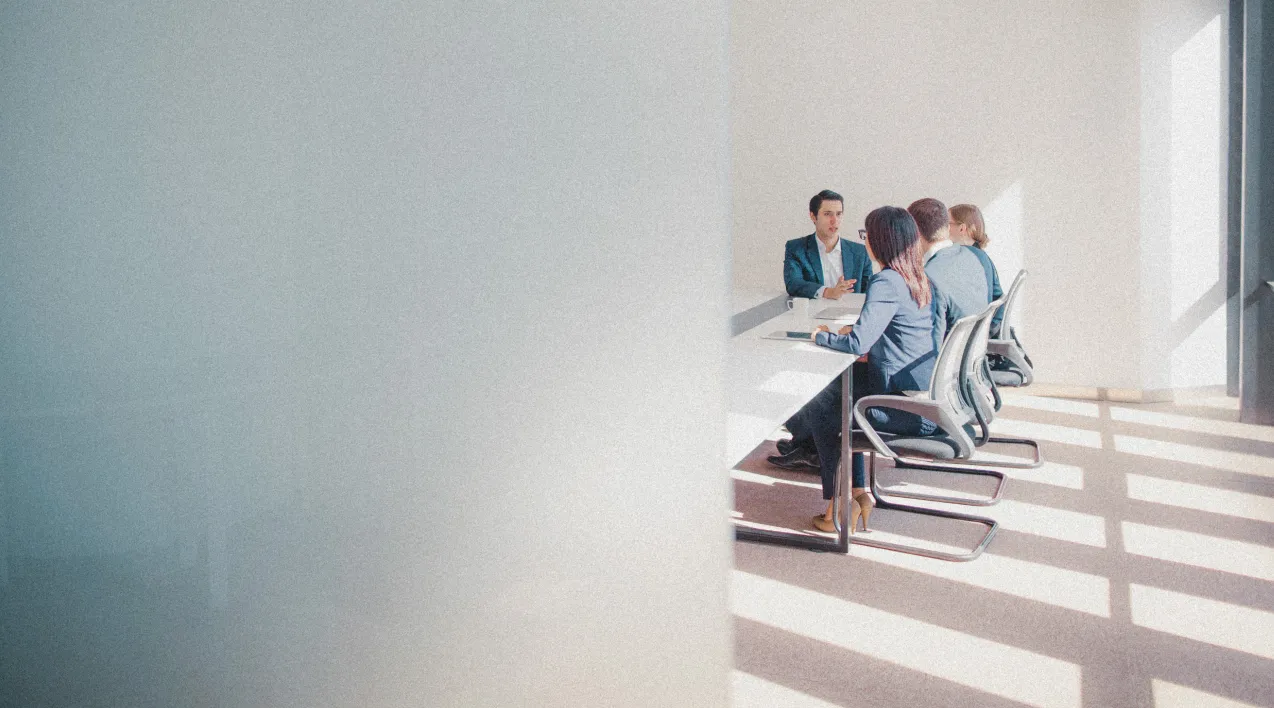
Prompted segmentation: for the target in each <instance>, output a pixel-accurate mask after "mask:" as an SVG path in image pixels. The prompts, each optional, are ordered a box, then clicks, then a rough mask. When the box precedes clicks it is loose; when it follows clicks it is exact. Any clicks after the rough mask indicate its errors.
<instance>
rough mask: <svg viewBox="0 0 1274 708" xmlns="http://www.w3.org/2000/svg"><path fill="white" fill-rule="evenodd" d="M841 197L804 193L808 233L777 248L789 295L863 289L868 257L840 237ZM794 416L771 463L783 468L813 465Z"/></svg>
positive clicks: (808, 437)
mask: <svg viewBox="0 0 1274 708" xmlns="http://www.w3.org/2000/svg"><path fill="white" fill-rule="evenodd" d="M844 216H845V199H844V198H843V197H841V195H839V194H837V193H836V192H833V191H832V190H830V189H824V190H823V191H821V192H819V193H818V194H815V195H814V196H813V198H811V199H810V221H812V222H814V233H812V234H810V235H809V236H805V237H802V238H794V239H792V240H791V241H788V242H787V248H786V249H785V250H784V254H783V284H784V285H786V286H787V294H788V295H791V296H792V297H808V298H827V299H829V300H839V299H840V298H841V296H842V295H844V294H845V293H850V292H854V293H862V292H867V281H869V280H871V275H872V268H871V257H870V256H868V255H867V247H866V246H864V245H862V244H861V243H854V242H851V241H848V240H846V239H843V238H841V237H840V226H841V220H842V218H843V217H844ZM799 421H800V418H799V416H793V417H792V419H790V420H788V422H787V427H788V430H790V431H791V433H792V439H790V440H780V441H779V444H778V450H779V454H778V455H772V456H770V457H769V458H767V459H769V461H770V463H771V464H774V465H776V466H778V467H782V468H783V469H811V470H817V469H818V453H817V452H815V450H814V437H813V434H812V433H811V432H810V431H808V430H805V429H804V428H802V427H801V426H800V422H799Z"/></svg>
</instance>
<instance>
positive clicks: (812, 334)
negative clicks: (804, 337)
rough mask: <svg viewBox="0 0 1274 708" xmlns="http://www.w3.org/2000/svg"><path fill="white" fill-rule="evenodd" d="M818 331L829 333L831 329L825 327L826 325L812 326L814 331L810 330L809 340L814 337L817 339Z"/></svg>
mask: <svg viewBox="0 0 1274 708" xmlns="http://www.w3.org/2000/svg"><path fill="white" fill-rule="evenodd" d="M819 332H827V333H828V334H830V333H831V330H830V329H828V328H827V325H819V326H817V327H815V328H814V331H813V332H810V341H811V342H812V341H814V340H815V339H818V333H819Z"/></svg>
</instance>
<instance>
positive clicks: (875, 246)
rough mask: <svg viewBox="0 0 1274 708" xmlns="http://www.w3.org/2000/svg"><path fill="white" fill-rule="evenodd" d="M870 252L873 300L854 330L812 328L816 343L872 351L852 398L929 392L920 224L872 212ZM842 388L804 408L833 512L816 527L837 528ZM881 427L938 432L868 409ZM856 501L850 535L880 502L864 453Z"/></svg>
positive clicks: (931, 354)
mask: <svg viewBox="0 0 1274 708" xmlns="http://www.w3.org/2000/svg"><path fill="white" fill-rule="evenodd" d="M865 226H866V228H867V248H868V250H869V252H870V253H871V255H872V258H873V260H875V261H876V262H877V263H880V264H881V268H882V269H881V271H880V272H879V273H877V274H875V275H873V276H872V278H871V285H870V286H869V287H868V288H867V300H866V302H865V303H864V304H863V309H862V313H861V314H860V315H859V316H858V322H857V323H855V324H854V326H853V327H844V328H842V329H841V331H840V332H839V333H837V334H832V333H831V332H830V331H828V329H827V327H819V328H818V329H816V330H815V331H814V334H813V338H814V342H815V343H816V344H818V345H819V346H822V347H827V348H829V349H835V350H836V351H840V352H845V353H847V354H867V355H868V360H867V363H866V366H863V365H862V364H861V363H856V364H854V372H853V375H854V398H855V400H857V399H858V398H860V397H862V396H870V395H876V394H882V393H895V392H898V391H918V390H924V389H927V388H928V387H929V379H930V378H931V377H932V376H933V365H934V362H935V360H936V359H937V352H936V351H935V350H934V344H933V316H932V313H931V311H930V302H931V301H932V293H931V291H930V288H929V279H928V278H927V277H926V276H925V270H924V260H923V259H924V250H923V245H922V244H923V242H922V241H921V240H920V232H919V229H917V228H916V222H915V220H914V219H912V218H911V215H910V214H908V213H907V210H906V209H902V208H900V207H890V206H885V207H880V208H879V209H876V210H875V211H873V212H871V213H870V214H868V215H867V219H866V224H865ZM840 398H841V387H840V379H837V380H836V381H835V382H833V383H832V385H831V386H828V387H827V388H826V389H824V390H823V391H822V392H821V393H819V395H818V396H817V397H815V398H814V400H813V401H811V402H810V405H808V406H806V407H805V408H804V409H802V412H801V414H802V415H805V416H807V419H806V421H805V422H806V423H808V425H809V428H810V429H811V430H812V431H813V433H814V445H815V447H817V448H818V456H819V461H820V472H821V473H822V477H823V498H824V499H827V500H828V504H827V510H826V511H825V512H824V513H822V514H820V515H818V516H815V517H814V520H813V523H814V526H815V528H817V529H819V530H820V531H834V530H835V526H834V525H833V523H832V504H831V499H832V496H833V494H834V480H835V475H836V468H837V466H839V465H840V441H839V437H840V422H841V400H840ZM868 415H869V416H870V417H871V418H872V425H873V426H875V427H876V428H877V429H878V430H884V431H887V432H892V433H899V434H904V435H929V434H932V433H933V432H934V431H935V430H936V427H937V426H935V425H934V424H933V422H931V421H928V420H925V419H923V418H920V417H919V416H916V415H913V414H910V413H903V412H900V411H890V410H886V409H879V408H873V409H870V410H869V411H868ZM853 478H854V479H853V493H852V496H853V502H852V505H851V508H850V532H851V533H852V532H853V529H854V527H855V526H857V525H858V517H859V516H860V515H861V516H862V519H863V530H866V529H867V518H868V516H869V515H870V514H871V509H872V507H873V506H874V505H875V502H874V501H873V500H872V495H871V490H870V489H868V488H867V475H866V469H865V465H864V462H863V456H862V454H861V453H855V454H854V459H853Z"/></svg>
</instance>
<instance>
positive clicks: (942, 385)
mask: <svg viewBox="0 0 1274 708" xmlns="http://www.w3.org/2000/svg"><path fill="white" fill-rule="evenodd" d="M995 304H996V306H997V307H998V306H999V304H1000V301H996V303H995ZM991 312H994V310H993V309H989V308H988V310H987V312H986V313H982V314H979V315H973V316H970V317H965V318H963V319H961V320H959V321H957V322H956V323H955V325H954V326H953V327H952V328H951V331H950V332H949V333H948V334H947V338H946V341H945V342H944V343H943V346H942V350H941V351H939V352H938V361H937V362H936V363H935V364H934V373H933V378H932V380H931V381H930V384H929V391H928V395H927V396H924V395H923V394H918V395H915V396H864V397H862V398H860V399H858V402H857V403H856V404H855V405H854V408H853V418H854V421H855V422H856V423H857V425H858V427H859V429H860V430H861V431H862V433H863V435H864V436H865V437H866V438H867V440H868V442H869V443H870V444H871V447H869V448H868V449H866V450H864V452H865V453H866V454H868V455H870V456H871V462H870V467H869V468H868V474H869V476H870V478H871V479H870V485H871V492H872V497H873V498H874V499H875V501H876V506H877V508H881V509H890V510H894V511H900V512H905V513H909V514H919V515H923V516H935V517H939V518H945V519H954V520H957V521H965V522H972V523H977V524H982V525H984V526H986V527H987V531H986V533H985V534H984V535H983V537H982V539H981V540H980V541H979V542H978V544H977V545H976V546H975V547H974V548H973V549H972V550H971V551H968V552H966V553H950V552H946V551H938V550H935V549H932V548H926V547H924V546H916V545H912V544H906V543H900V542H895V541H884V540H880V539H878V538H873V537H870V536H868V535H865V534H855V535H854V536H852V537H851V538H850V543H855V544H859V545H864V546H873V547H876V548H884V549H888V550H893V551H902V552H904V553H912V554H915V555H920V556H927V557H929V558H938V559H941V560H949V561H970V560H973V559H974V558H977V557H978V556H979V555H981V554H982V551H984V550H986V547H987V545H988V544H990V543H991V539H992V538H994V537H995V532H996V530H997V529H998V528H999V523H998V522H996V521H995V520H994V519H989V518H986V517H981V516H973V515H970V514H961V513H957V512H952V511H945V510H940V509H927V508H924V507H917V506H911V505H907V504H899V503H896V502H892V501H889V500H888V499H887V498H884V497H883V495H882V494H881V490H880V487H879V486H878V485H877V483H876V479H875V477H876V475H875V471H876V456H877V455H878V454H880V455H885V456H887V457H890V458H892V459H893V460H895V462H897V461H898V460H907V459H910V458H905V457H903V456H901V455H899V454H898V453H897V452H896V451H895V450H893V449H891V448H890V447H889V445H888V444H887V443H886V442H885V441H884V440H883V439H882V438H881V437H880V434H879V433H878V432H876V430H875V429H874V428H873V427H872V425H871V422H870V421H869V420H868V419H867V415H866V413H867V409H869V408H890V409H893V410H900V411H906V412H910V413H914V414H916V415H920V416H922V417H925V418H928V419H930V420H933V421H935V422H936V423H937V424H938V427H939V429H940V430H941V431H942V432H943V433H944V434H945V435H946V437H947V440H948V441H950V442H951V443H953V444H954V446H955V447H956V448H957V449H958V451H959V452H958V454H960V455H961V456H964V457H969V456H971V455H972V454H973V449H974V442H973V440H972V439H971V438H970V436H969V434H968V432H967V431H966V430H965V426H966V425H968V424H969V423H970V422H972V421H973V420H974V419H975V417H976V414H975V412H974V411H973V410H972V408H971V406H970V405H969V404H968V402H967V401H966V395H967V394H966V393H965V391H964V390H962V389H964V388H967V381H966V379H967V367H966V366H965V365H964V363H965V354H966V353H967V350H968V348H969V344H970V341H971V339H972V336H973V334H974V332H975V330H976V329H978V325H979V323H980V322H983V321H988V322H989V320H990V314H988V313H991ZM983 336H985V335H983ZM944 404H945V405H944ZM846 417H849V416H846ZM918 464H928V463H927V462H926V463H918ZM942 471H948V472H958V473H963V474H982V475H986V476H990V477H996V478H998V480H999V485H998V486H997V488H996V497H995V498H996V499H998V497H999V495H1000V494H1001V493H1002V491H1003V488H1004V474H1003V473H1001V472H996V471H994V470H982V469H972V468H969V467H965V468H963V469H943V470H942ZM893 496H902V495H897V494H895V495H893ZM918 496H919V495H916V494H914V493H913V494H912V495H911V497H912V498H917V497H918ZM932 496H936V495H926V496H924V497H919V498H930V497H932ZM933 500H934V501H946V500H947V498H941V499H933ZM966 503H967V502H966ZM992 503H993V502H992Z"/></svg>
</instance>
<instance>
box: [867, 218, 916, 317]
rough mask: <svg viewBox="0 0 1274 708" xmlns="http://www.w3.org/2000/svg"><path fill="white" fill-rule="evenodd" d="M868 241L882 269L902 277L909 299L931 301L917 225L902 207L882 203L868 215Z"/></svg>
mask: <svg viewBox="0 0 1274 708" xmlns="http://www.w3.org/2000/svg"><path fill="white" fill-rule="evenodd" d="M863 226H864V227H865V228H866V229H867V243H868V244H869V245H870V246H871V252H872V253H873V254H874V255H875V256H876V260H878V261H879V262H880V265H881V266H882V267H884V268H889V269H891V270H893V271H894V272H895V273H897V274H898V275H901V276H902V280H903V282H904V283H906V284H907V288H908V289H909V290H911V299H912V300H915V301H916V305H918V306H920V307H925V306H927V305H928V304H929V302H930V299H931V298H930V293H929V278H928V276H926V275H925V266H924V251H923V250H922V249H921V248H920V243H921V241H920V228H919V227H918V226H916V220H915V219H913V218H911V214H909V213H907V210H906V209H903V208H902V207H894V206H883V207H880V208H878V209H874V210H872V212H871V213H870V214H868V215H867V219H866V221H865V222H864V223H863Z"/></svg>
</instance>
